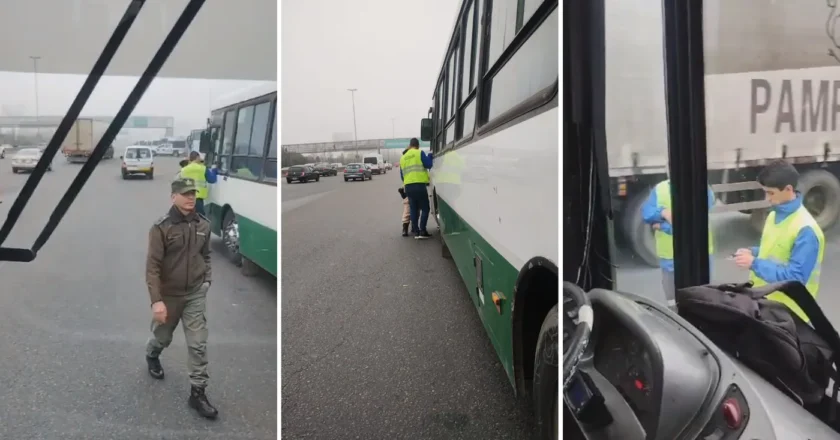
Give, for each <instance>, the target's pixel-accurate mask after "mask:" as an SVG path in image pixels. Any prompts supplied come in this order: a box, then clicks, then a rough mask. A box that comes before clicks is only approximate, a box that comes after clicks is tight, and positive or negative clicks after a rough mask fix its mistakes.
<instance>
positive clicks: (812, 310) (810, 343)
mask: <svg viewBox="0 0 840 440" xmlns="http://www.w3.org/2000/svg"><path fill="white" fill-rule="evenodd" d="M777 291H778V292H783V293H785V294H786V295H787V296H789V297H790V298H791V299H792V300H794V301H795V302H796V304H797V305H799V307H801V308H802V310H803V311H804V312H805V314H806V315H808V317H810V318H811V324H812V325H813V327H812V326H811V325H808V324H807V323H805V322H804V321H803V320H802V319H800V318H799V316H797V315H796V314H795V313H793V312H791V311H790V309H788V308H787V306H785V305H784V304H782V303H779V302H777V301H773V300H769V299H767V298H766V296H767V295H769V294H771V293H773V292H777ZM676 302H677V309H678V313H679V314H680V316H681V317H682V318H683V319H685V320H686V321H688V322H690V323H691V324H692V325H694V326H695V327H697V328H698V329H699V330H700V331H702V332H703V333H704V334H705V335H706V337H708V338H709V339H711V340H712V342H714V343H715V344H716V345H717V346H718V347H720V348H721V349H722V350H724V351H726V352H727V353H729V354H730V355H732V356H733V357H735V358H737V359H738V360H740V361H741V362H743V363H744V364H745V365H746V366H748V367H749V368H751V369H752V370H753V371H755V372H756V373H758V374H759V375H761V376H762V377H764V378H765V379H766V380H767V381H769V382H770V383H772V384H773V385H775V386H776V387H777V388H779V389H780V390H781V391H782V392H784V393H785V394H787V395H788V396H790V397H791V398H792V399H794V400H795V401H797V402H799V404H800V405H802V406H803V407H805V408H807V409H808V410H809V411H811V412H812V413H814V414H815V415H816V416H817V417H819V418H821V419H823V420H824V421H826V422H828V423H831V422H833V421H834V420H835V419H836V417H835V415H836V414H835V412H836V403H837V392H838V388H839V387H840V383H838V380H837V378H838V374H837V361H838V360H840V359H838V354H839V353H840V335H838V334H837V331H836V330H835V329H834V326H832V325H831V323H830V322H829V321H828V319H827V318H826V317H825V315H824V314H823V312H822V309H820V307H819V305H817V302H816V300H814V297H813V296H811V294H810V293H808V290H807V289H806V288H805V286H804V285H802V283H799V282H795V281H792V282H782V283H775V284H768V285H766V286H762V287H759V288H754V287H752V283H751V282H750V283H742V284H721V285H711V284H709V285H704V286H694V287H688V288H685V289H680V290H678V291H677V292H676ZM829 379H832V380H833V381H834V387H833V393H832V398H831V399H830V400H829V399H828V397H827V396H826V394H825V392H826V389H827V388H828V385H829ZM826 419H828V420H826Z"/></svg>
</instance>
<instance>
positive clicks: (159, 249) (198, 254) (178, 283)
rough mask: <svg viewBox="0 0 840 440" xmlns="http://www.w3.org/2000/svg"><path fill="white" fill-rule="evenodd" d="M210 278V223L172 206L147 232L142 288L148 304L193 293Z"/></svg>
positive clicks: (197, 215) (201, 217) (199, 215)
mask: <svg viewBox="0 0 840 440" xmlns="http://www.w3.org/2000/svg"><path fill="white" fill-rule="evenodd" d="M210 275H211V272H210V222H209V221H207V219H206V218H205V217H204V216H202V215H201V214H198V213H191V214H189V215H187V216H184V215H183V214H181V212H180V211H178V209H177V208H176V207H175V206H172V208H171V209H170V210H169V213H168V214H166V215H164V216H163V217H161V218H160V219H158V221H156V222H155V224H154V225H153V226H152V229H151V230H150V231H149V252H148V255H147V257H146V285H147V286H148V287H149V297H150V299H151V301H152V303H155V302H158V301H161V300H162V297H164V296H166V297H172V296H184V295H187V294H188V293H191V292H194V291H195V290H197V289H198V288H199V287H201V285H202V283H209V282H210Z"/></svg>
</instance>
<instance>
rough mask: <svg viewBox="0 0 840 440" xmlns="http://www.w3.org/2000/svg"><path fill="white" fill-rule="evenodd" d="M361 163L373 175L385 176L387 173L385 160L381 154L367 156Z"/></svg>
mask: <svg viewBox="0 0 840 440" xmlns="http://www.w3.org/2000/svg"><path fill="white" fill-rule="evenodd" d="M362 162H364V163H365V165H366V166H368V167H369V168H370V171H371V172H372V173H373V174H385V173H386V172H387V171H386V168H385V159H383V158H382V155H381V154H369V155H367V156H365V158H364V159H362Z"/></svg>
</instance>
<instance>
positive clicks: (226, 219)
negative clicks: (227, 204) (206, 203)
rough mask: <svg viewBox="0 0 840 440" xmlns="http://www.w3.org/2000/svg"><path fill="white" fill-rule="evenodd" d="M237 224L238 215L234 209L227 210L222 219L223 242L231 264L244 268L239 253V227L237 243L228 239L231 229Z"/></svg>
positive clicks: (237, 228) (237, 229)
mask: <svg viewBox="0 0 840 440" xmlns="http://www.w3.org/2000/svg"><path fill="white" fill-rule="evenodd" d="M235 222H236V214H235V213H234V212H233V208H228V209H226V210H225V213H224V216H223V217H222V234H224V236H223V237H222V242H223V243H224V244H225V248H226V249H227V254H228V258H229V259H230V261H231V263H233V264H234V265H236V266H237V267H241V266H242V254H241V253H239V235H238V233H239V227H238V225H237V227H236V234H237V236H236V237H235V239H236V243H235V244H233V243H231V241H230V238H229V237H228V234H229V233H230V231H229V228H231V227H232V224H233V223H235Z"/></svg>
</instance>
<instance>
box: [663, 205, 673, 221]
mask: <svg viewBox="0 0 840 440" xmlns="http://www.w3.org/2000/svg"><path fill="white" fill-rule="evenodd" d="M660 215H662V218H664V219H665V221H667V222H668V223H671V224H674V222H673V220H672V219H671V210H670V209H668V208H663V209H662V213H661V214H660Z"/></svg>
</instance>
